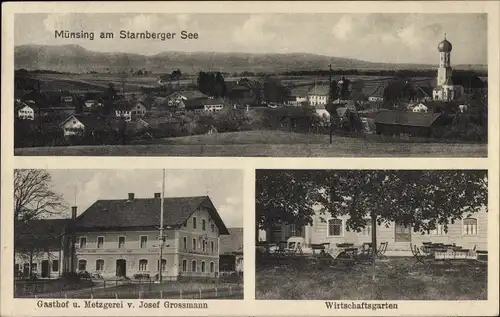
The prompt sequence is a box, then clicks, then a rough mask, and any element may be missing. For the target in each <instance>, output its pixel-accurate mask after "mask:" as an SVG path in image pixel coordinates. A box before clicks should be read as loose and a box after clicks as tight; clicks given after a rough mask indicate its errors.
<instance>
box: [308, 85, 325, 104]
mask: <svg viewBox="0 0 500 317" xmlns="http://www.w3.org/2000/svg"><path fill="white" fill-rule="evenodd" d="M329 95H330V89H329V88H328V86H325V85H315V86H314V87H313V88H312V89H311V90H310V91H309V93H308V100H309V104H310V105H311V106H326V105H327V104H328V101H329Z"/></svg>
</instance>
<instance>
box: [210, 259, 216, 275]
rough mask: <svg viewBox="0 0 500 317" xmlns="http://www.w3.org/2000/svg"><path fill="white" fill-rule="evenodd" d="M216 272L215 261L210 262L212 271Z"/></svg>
mask: <svg viewBox="0 0 500 317" xmlns="http://www.w3.org/2000/svg"><path fill="white" fill-rule="evenodd" d="M213 272H215V264H214V262H210V273H213Z"/></svg>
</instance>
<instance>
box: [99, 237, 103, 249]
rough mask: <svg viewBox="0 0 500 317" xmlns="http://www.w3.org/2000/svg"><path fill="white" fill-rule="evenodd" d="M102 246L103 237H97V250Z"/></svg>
mask: <svg viewBox="0 0 500 317" xmlns="http://www.w3.org/2000/svg"><path fill="white" fill-rule="evenodd" d="M103 245H104V237H97V248H98V249H102V247H103Z"/></svg>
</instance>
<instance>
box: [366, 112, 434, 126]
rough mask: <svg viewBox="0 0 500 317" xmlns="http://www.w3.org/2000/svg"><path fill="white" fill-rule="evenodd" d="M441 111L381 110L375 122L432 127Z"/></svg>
mask: <svg viewBox="0 0 500 317" xmlns="http://www.w3.org/2000/svg"><path fill="white" fill-rule="evenodd" d="M440 115H441V114H440V113H432V112H405V111H392V110H385V111H380V112H379V113H377V115H376V116H375V123H382V124H394V125H404V126H414V127H430V126H431V125H432V124H433V123H434V121H436V119H437V118H439V116H440Z"/></svg>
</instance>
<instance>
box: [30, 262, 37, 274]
mask: <svg viewBox="0 0 500 317" xmlns="http://www.w3.org/2000/svg"><path fill="white" fill-rule="evenodd" d="M37 271H38V263H31V272H33V273H35V272H37Z"/></svg>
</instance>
